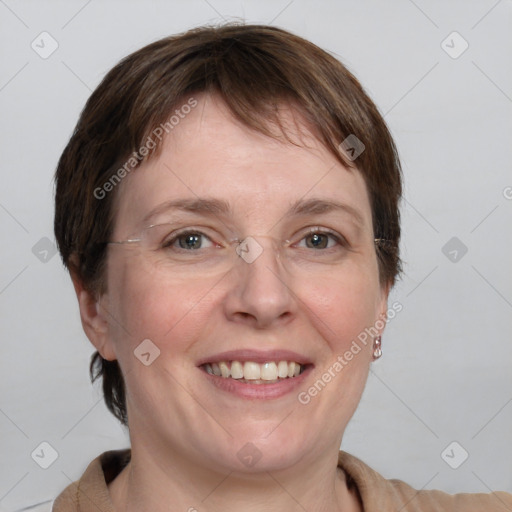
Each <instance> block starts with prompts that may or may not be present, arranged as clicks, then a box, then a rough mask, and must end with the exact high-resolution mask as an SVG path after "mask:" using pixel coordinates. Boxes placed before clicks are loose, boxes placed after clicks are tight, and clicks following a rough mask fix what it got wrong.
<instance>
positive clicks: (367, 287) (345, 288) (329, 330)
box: [298, 271, 380, 353]
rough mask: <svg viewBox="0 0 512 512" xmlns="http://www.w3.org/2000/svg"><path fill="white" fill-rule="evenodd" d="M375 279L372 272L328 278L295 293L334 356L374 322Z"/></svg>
mask: <svg viewBox="0 0 512 512" xmlns="http://www.w3.org/2000/svg"><path fill="white" fill-rule="evenodd" d="M376 276H377V274H376V273H375V272H372V271H368V272H347V273H344V274H343V276H336V275H335V274H332V275H330V276H329V277H328V278H327V277H326V278H324V279H320V280H319V279H317V280H315V283H314V284H312V285H309V286H308V287H303V288H302V289H301V290H300V292H299V293H298V295H299V297H300V298H301V301H302V302H303V303H304V305H305V306H306V310H308V309H309V310H310V311H311V314H310V315H309V316H310V318H311V320H312V322H314V323H315V326H316V329H317V330H318V331H320V332H321V334H322V337H323V338H324V339H325V340H327V341H328V342H329V345H330V347H331V349H332V350H333V351H335V352H336V353H341V352H342V351H344V350H345V349H346V347H347V346H350V344H351V343H352V341H353V340H355V339H357V338H358V336H359V335H360V334H361V333H364V332H365V329H367V328H370V327H371V326H373V325H374V324H375V322H376V320H377V319H378V315H379V307H378V306H379V301H380V287H379V284H378V279H377V277H376Z"/></svg>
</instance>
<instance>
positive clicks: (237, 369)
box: [231, 361, 244, 379]
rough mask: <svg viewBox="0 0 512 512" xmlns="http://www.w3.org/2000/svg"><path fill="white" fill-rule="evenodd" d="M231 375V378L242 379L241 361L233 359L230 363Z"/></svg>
mask: <svg viewBox="0 0 512 512" xmlns="http://www.w3.org/2000/svg"><path fill="white" fill-rule="evenodd" d="M231 377H232V378H233V379H243V378H244V368H243V366H242V363H240V362H239V361H233V362H232V363H231Z"/></svg>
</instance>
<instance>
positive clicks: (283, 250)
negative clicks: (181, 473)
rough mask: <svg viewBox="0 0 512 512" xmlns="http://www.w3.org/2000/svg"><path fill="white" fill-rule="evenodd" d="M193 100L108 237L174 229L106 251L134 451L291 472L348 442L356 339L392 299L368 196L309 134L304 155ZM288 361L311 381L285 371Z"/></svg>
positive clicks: (110, 315)
mask: <svg viewBox="0 0 512 512" xmlns="http://www.w3.org/2000/svg"><path fill="white" fill-rule="evenodd" d="M197 98H198V99H199V104H198V106H197V107H196V108H195V109H194V110H192V111H191V112H190V113H189V114H188V115H187V116H186V117H184V118H183V119H180V122H179V124H178V125H177V126H176V127H175V128H174V129H173V131H172V132H171V133H170V135H169V136H168V137H167V139H166V140H165V144H164V145H163V146H162V152H161V153H160V154H159V156H158V157H157V158H154V159H153V160H151V161H149V162H148V163H146V164H144V165H143V166H142V167H140V168H139V169H137V170H136V171H134V172H133V173H131V174H130V175H129V176H127V177H126V178H125V179H124V181H123V182H122V183H121V185H120V186H119V190H118V191H117V192H118V194H119V195H118V197H117V209H116V219H115V230H114V235H113V238H112V240H126V239H129V238H138V236H139V233H140V232H141V228H143V227H145V226H148V225H154V224H165V223H168V224H171V225H170V227H168V228H151V229H150V230H148V231H147V232H146V233H147V235H145V238H144V240H145V242H144V243H142V244H141V243H132V244H124V245H111V246H109V254H108V286H107V289H108V292H107V293H106V294H105V295H103V296H102V297H101V299H100V305H101V306H102V307H101V308H99V310H100V311H102V312H103V314H104V316H105V319H106V321H107V322H108V327H107V330H106V332H105V334H104V337H103V339H102V340H101V341H99V342H98V344H101V345H102V347H103V348H102V351H103V355H104V356H107V357H108V356H109V355H110V357H115V358H117V359H118V361H119V363H120V366H121V368H122V371H123V374H124V377H125V382H126V387H127V400H128V416H129V426H130V435H131V440H132V446H136V445H138V446H139V447H140V446H144V449H147V450H151V451H152V452H153V453H155V454H159V455H160V456H162V454H163V453H167V452H168V454H169V456H170V457H176V456H181V457H184V458H185V459H186V460H188V461H197V462H198V463H199V461H200V464H201V465H202V466H211V467H212V468H213V467H215V468H217V469H218V468H224V469H226V470H240V471H255V470H258V471H259V470H273V469H274V470H275V469H280V468H285V467H289V466H291V465H293V464H295V463H297V462H299V461H301V460H302V461H304V460H306V461H308V460H313V459H314V458H315V457H318V454H319V453H327V452H328V451H329V450H330V453H332V449H333V448H335V449H337V448H338V447H339V443H340V441H341V436H342V433H343V431H344V429H345V426H346V424H347V422H348V421H349V419H350V417H351V416H352V414H353V412H354V410H355V408H356V406H357V404H358V402H359V399H360V396H361V393H362V391H363V388H364V385H365V381H366V378H367V374H368V370H369V364H370V362H371V355H372V340H371V339H369V340H368V342H367V343H366V344H364V343H361V341H358V336H359V335H360V334H361V333H362V332H364V331H365V329H366V328H370V327H372V326H374V325H375V323H376V321H378V320H379V319H382V316H383V314H384V313H385V311H386V298H387V292H386V290H384V289H383V288H382V287H381V286H380V284H379V275H378V267H377V258H376V253H375V248H374V241H373V229H372V220H371V219H372V215H371V208H370V203H369V198H368V195H367V191H366V187H365V183H364V181H363V178H362V176H361V175H360V173H359V172H358V171H355V170H352V171H348V170H347V169H345V168H344V167H343V166H342V165H341V164H340V163H339V162H338V161H337V160H336V159H335V158H334V157H333V156H332V155H331V154H330V153H329V152H328V151H327V150H326V149H325V148H324V147H323V146H322V145H321V144H320V143H319V142H318V141H317V140H316V139H314V138H313V137H312V135H311V134H310V133H309V132H306V131H305V129H304V134H303V136H302V141H303V142H305V143H306V145H307V146H308V147H304V145H303V144H301V145H300V146H297V145H293V144H289V143H285V142H280V141H276V140H274V139H272V138H269V137H266V136H264V135H261V134H259V133H256V132H254V131H250V130H249V129H248V128H246V127H242V126H241V125H240V124H238V123H237V122H235V121H234V120H233V119H232V118H231V116H230V114H228V113H227V110H226V108H225V106H224V105H223V104H222V103H221V102H220V101H219V100H217V99H215V97H212V96H198V97H197ZM283 116H284V117H283V119H284V120H285V121H286V120H288V121H289V120H290V119H291V117H290V112H289V111H285V112H284V113H283ZM289 126H290V127H291V126H292V123H289ZM290 129H291V128H290ZM292 133H293V131H292ZM296 140H297V141H298V137H296ZM152 212H153V213H152ZM184 231H188V233H187V234H183V232H184ZM177 235H181V236H179V237H177ZM164 237H165V240H164V242H166V244H165V247H162V245H163V244H160V245H159V242H161V241H162V238H164ZM233 239H239V240H245V241H244V242H243V243H242V244H240V245H237V244H236V243H233V242H232V240H233ZM237 247H238V250H237ZM378 323H380V324H381V325H382V322H378ZM360 339H361V338H360ZM144 340H146V341H144ZM147 340H150V342H148V341H147ZM354 341H356V342H357V346H358V347H359V350H357V349H355V348H354V347H355V345H354V343H353V342H354ZM141 343H143V344H142V345H141ZM351 347H352V351H351V353H352V357H347V356H346V355H345V354H346V353H347V351H350V350H351ZM214 363H215V364H217V365H219V369H220V370H223V371H224V372H226V373H227V372H228V371H229V372H230V375H231V374H233V375H232V376H230V377H224V376H222V375H221V376H218V375H215V374H213V375H212V374H211V373H209V372H217V367H216V366H215V364H214ZM251 363H252V364H251ZM255 363H257V364H255ZM263 363H267V364H263ZM289 363H290V364H289ZM291 363H300V365H301V366H300V369H301V371H302V373H301V374H300V375H298V376H295V377H287V378H282V377H284V376H285V375H288V373H287V372H288V371H289V372H290V373H293V372H294V365H293V364H291ZM336 363H338V364H336ZM274 365H275V366H274ZM297 366H298V365H297ZM276 372H277V373H276ZM279 375H281V377H279ZM258 376H259V377H260V379H257V377H258ZM264 379H270V380H264ZM319 380H320V382H319ZM315 383H316V386H315ZM311 389H313V391H311ZM315 390H316V392H315ZM253 468H254V469H253Z"/></svg>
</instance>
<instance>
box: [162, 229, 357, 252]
mask: <svg viewBox="0 0 512 512" xmlns="http://www.w3.org/2000/svg"><path fill="white" fill-rule="evenodd" d="M317 234H318V235H324V236H328V237H329V238H331V239H332V240H334V242H335V243H336V245H337V246H340V247H344V248H347V247H348V246H349V244H348V242H347V240H346V238H345V237H344V236H342V235H340V234H338V233H336V232H335V231H331V230H330V229H327V228H321V227H314V228H309V230H308V231H307V233H305V234H304V235H303V236H302V237H301V238H300V239H299V241H298V242H297V243H294V244H292V245H293V246H297V245H298V243H300V242H302V241H303V240H304V239H305V238H307V237H309V236H312V235H317ZM190 235H199V236H201V237H205V238H206V239H208V240H209V241H210V242H211V243H212V244H214V245H216V246H220V244H218V243H217V242H214V241H213V240H212V238H210V237H209V236H208V235H207V234H205V233H203V232H202V231H201V230H199V229H198V230H195V229H191V228H187V229H185V230H183V231H179V232H177V233H173V234H172V235H171V236H170V238H167V239H166V240H164V241H163V242H162V244H161V247H162V249H169V248H173V246H174V244H175V243H176V242H178V240H179V239H180V238H181V237H187V236H190ZM174 248H175V249H178V250H182V251H193V249H184V248H182V247H174ZM334 248H335V247H326V248H323V249H321V250H322V251H327V250H329V249H331V250H332V249H334ZM197 250H199V249H197Z"/></svg>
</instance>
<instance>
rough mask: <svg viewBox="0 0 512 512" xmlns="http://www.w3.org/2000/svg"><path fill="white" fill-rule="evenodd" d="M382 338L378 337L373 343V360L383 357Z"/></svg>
mask: <svg viewBox="0 0 512 512" xmlns="http://www.w3.org/2000/svg"><path fill="white" fill-rule="evenodd" d="M381 340H382V337H381V336H378V337H377V338H375V341H374V343H373V360H374V361H376V360H377V359H379V357H380V356H381V355H382V346H381Z"/></svg>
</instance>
